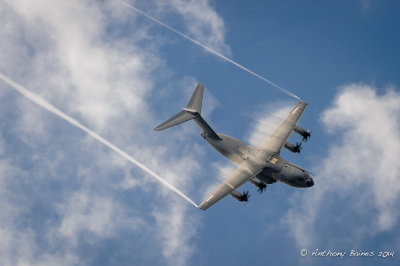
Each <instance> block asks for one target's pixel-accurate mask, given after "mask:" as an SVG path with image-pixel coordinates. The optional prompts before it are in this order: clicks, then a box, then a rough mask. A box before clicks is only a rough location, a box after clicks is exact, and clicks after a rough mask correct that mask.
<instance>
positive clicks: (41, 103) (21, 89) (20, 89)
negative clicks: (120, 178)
mask: <svg viewBox="0 0 400 266" xmlns="http://www.w3.org/2000/svg"><path fill="white" fill-rule="evenodd" d="M0 79H2V80H3V81H4V82H5V83H7V84H8V85H10V86H11V87H12V88H13V89H14V90H16V91H18V92H19V93H21V94H22V95H23V96H24V97H26V98H27V99H29V100H31V101H32V102H34V103H36V104H37V105H39V106H40V107H42V108H43V109H45V110H47V111H49V112H51V113H53V114H55V115H56V116H58V117H60V118H62V119H64V120H65V121H67V122H68V123H70V124H71V125H73V126H75V127H77V128H79V129H81V130H83V131H84V132H86V133H87V134H89V135H90V136H92V137H93V138H95V139H96V140H98V141H99V142H101V143H103V144H104V145H106V146H107V147H109V148H110V149H112V150H113V151H115V152H117V153H118V154H119V155H121V156H122V157H124V158H125V159H127V160H128V161H130V162H132V163H133V164H135V165H136V166H138V167H139V168H141V169H142V170H143V171H145V172H147V173H148V174H150V175H151V176H153V177H154V178H156V179H157V180H158V181H160V182H161V183H162V184H163V185H165V186H166V187H168V188H169V189H171V190H172V191H174V192H176V193H177V194H178V195H179V196H181V197H182V198H184V199H185V200H187V201H188V202H190V203H191V204H193V205H194V206H196V207H198V206H197V204H196V203H195V202H194V201H193V200H191V199H190V198H189V197H188V196H186V195H185V194H183V193H182V192H181V191H180V190H178V189H177V188H176V187H174V186H173V185H171V184H170V183H168V182H167V181H165V180H164V179H162V178H161V177H160V176H159V175H157V174H156V173H154V172H153V171H151V170H150V169H149V168H147V167H146V166H145V165H143V164H141V163H140V162H138V161H136V160H135V159H134V158H132V157H131V156H130V155H129V154H127V153H126V152H124V151H122V150H121V149H119V148H118V147H117V146H115V145H114V144H112V143H111V142H109V141H108V140H106V139H104V138H103V137H101V136H99V135H98V134H97V133H95V132H93V131H92V130H90V129H89V128H87V127H85V126H84V125H82V124H81V123H79V122H78V121H76V120H75V119H73V118H72V117H70V116H68V115H67V114H65V113H63V112H62V111H60V110H59V109H57V108H56V107H55V106H54V105H52V104H50V103H48V102H47V101H45V100H43V99H42V98H40V97H39V96H37V95H36V94H34V93H33V92H31V91H29V90H28V89H26V88H24V87H23V86H21V85H20V84H18V83H16V82H15V81H13V80H11V79H10V78H8V77H7V76H5V75H4V74H3V73H1V72H0Z"/></svg>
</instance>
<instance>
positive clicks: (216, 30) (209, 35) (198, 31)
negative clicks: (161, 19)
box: [161, 0, 231, 56]
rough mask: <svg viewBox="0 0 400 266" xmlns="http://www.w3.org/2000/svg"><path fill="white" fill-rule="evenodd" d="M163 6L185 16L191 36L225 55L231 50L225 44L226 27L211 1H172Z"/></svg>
mask: <svg viewBox="0 0 400 266" xmlns="http://www.w3.org/2000/svg"><path fill="white" fill-rule="evenodd" d="M161 5H162V6H164V7H165V6H170V8H172V10H171V11H173V12H177V13H179V14H180V15H182V16H183V19H184V21H185V25H186V27H187V29H188V30H189V32H190V33H191V35H192V36H193V37H194V38H195V39H197V40H199V41H200V42H202V43H203V44H205V45H207V46H208V47H211V48H212V49H214V50H217V51H219V52H221V53H223V54H225V55H228V56H229V55H230V54H231V50H230V48H229V46H228V45H227V44H226V43H225V31H226V30H225V25H224V21H223V20H222V18H221V17H220V16H219V15H218V14H217V12H216V10H215V9H214V8H213V7H212V6H211V5H210V1H209V0H189V1H187V0H170V1H168V2H167V3H163V4H161Z"/></svg>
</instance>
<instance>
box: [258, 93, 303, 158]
mask: <svg viewBox="0 0 400 266" xmlns="http://www.w3.org/2000/svg"><path fill="white" fill-rule="evenodd" d="M306 107H307V103H305V102H301V101H300V102H298V103H297V104H296V106H295V107H293V109H292V110H290V112H289V114H288V115H287V116H286V118H285V119H284V120H283V121H282V122H281V124H280V125H279V126H278V127H277V128H276V129H275V130H274V131H272V133H271V134H270V135H269V136H268V137H267V138H266V139H265V140H264V141H263V142H262V143H261V145H260V147H261V148H263V149H265V150H268V151H271V152H272V153H279V152H280V151H281V150H282V148H283V146H284V145H285V143H286V141H287V140H288V138H289V136H290V134H291V133H292V131H293V129H294V128H295V127H296V124H297V121H299V119H300V117H301V115H302V114H303V112H304V110H305V109H306Z"/></svg>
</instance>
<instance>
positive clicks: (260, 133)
mask: <svg viewBox="0 0 400 266" xmlns="http://www.w3.org/2000/svg"><path fill="white" fill-rule="evenodd" d="M291 108H293V104H292V105H290V104H289V103H286V102H279V103H274V104H269V105H266V106H265V108H263V109H260V110H258V111H257V112H256V114H254V115H253V116H252V118H253V119H254V122H253V125H252V126H251V129H252V130H251V131H250V132H251V133H250V136H249V137H248V140H249V143H250V144H251V145H260V144H261V142H262V141H263V140H264V139H265V138H266V137H267V136H268V135H269V134H270V133H272V131H273V130H274V129H275V128H276V127H277V126H278V125H279V124H280V123H281V122H282V119H284V118H285V117H286V116H287V114H288V113H289V111H290V109H291Z"/></svg>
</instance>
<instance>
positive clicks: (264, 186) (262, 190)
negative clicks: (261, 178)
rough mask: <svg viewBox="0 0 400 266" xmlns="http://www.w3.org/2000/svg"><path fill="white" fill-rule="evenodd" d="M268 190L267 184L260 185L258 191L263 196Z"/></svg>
mask: <svg viewBox="0 0 400 266" xmlns="http://www.w3.org/2000/svg"><path fill="white" fill-rule="evenodd" d="M266 188H267V185H266V184H259V185H258V190H257V191H258V193H260V194H262V193H263V192H264V191H265V189H266Z"/></svg>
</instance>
